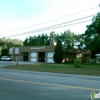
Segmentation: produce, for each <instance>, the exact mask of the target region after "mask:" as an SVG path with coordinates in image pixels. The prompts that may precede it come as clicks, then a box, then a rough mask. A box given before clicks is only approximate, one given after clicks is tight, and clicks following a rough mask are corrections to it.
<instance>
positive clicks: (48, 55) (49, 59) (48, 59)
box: [47, 52, 54, 63]
mask: <svg viewBox="0 0 100 100" xmlns="http://www.w3.org/2000/svg"><path fill="white" fill-rule="evenodd" d="M53 55H54V52H48V53H47V62H49V63H54V61H53Z"/></svg>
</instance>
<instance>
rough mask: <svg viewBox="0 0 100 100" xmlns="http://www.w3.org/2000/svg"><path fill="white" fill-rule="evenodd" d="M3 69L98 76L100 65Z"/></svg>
mask: <svg viewBox="0 0 100 100" xmlns="http://www.w3.org/2000/svg"><path fill="white" fill-rule="evenodd" d="M4 69H14V70H27V71H40V72H53V73H64V74H79V75H93V76H100V65H98V64H82V65H81V67H80V68H76V67H75V66H74V65H73V64H47V63H34V64H28V65H18V66H17V65H15V66H8V67H4Z"/></svg>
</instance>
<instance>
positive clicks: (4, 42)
mask: <svg viewBox="0 0 100 100" xmlns="http://www.w3.org/2000/svg"><path fill="white" fill-rule="evenodd" d="M80 27H81V26H80ZM86 28H87V29H86V31H85V32H84V33H82V34H76V33H74V32H71V30H69V29H68V30H67V31H64V32H62V33H55V32H54V31H52V32H51V33H50V35H48V34H47V33H42V34H41V35H40V34H39V35H37V36H36V35H34V36H30V37H28V38H26V39H25V40H24V41H21V40H18V39H10V38H8V39H6V38H0V55H4V54H6V53H7V51H8V49H9V48H10V47H16V46H43V45H49V44H50V42H52V41H53V42H57V41H58V40H60V41H61V43H62V47H64V48H72V49H73V48H77V49H88V50H90V51H91V53H92V57H95V54H96V53H100V13H97V15H95V16H93V18H92V23H91V24H90V25H87V26H86Z"/></svg>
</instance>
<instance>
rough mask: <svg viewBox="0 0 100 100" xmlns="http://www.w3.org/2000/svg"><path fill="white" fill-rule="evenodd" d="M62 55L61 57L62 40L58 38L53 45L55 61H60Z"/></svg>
mask: <svg viewBox="0 0 100 100" xmlns="http://www.w3.org/2000/svg"><path fill="white" fill-rule="evenodd" d="M62 57H63V51H62V42H61V41H60V40H58V41H57V45H56V47H55V53H54V61H55V63H61V62H62Z"/></svg>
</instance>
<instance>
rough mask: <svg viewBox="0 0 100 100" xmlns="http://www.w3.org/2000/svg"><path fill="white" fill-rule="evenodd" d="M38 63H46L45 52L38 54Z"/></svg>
mask: <svg viewBox="0 0 100 100" xmlns="http://www.w3.org/2000/svg"><path fill="white" fill-rule="evenodd" d="M38 61H39V62H45V52H39V53H38Z"/></svg>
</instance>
